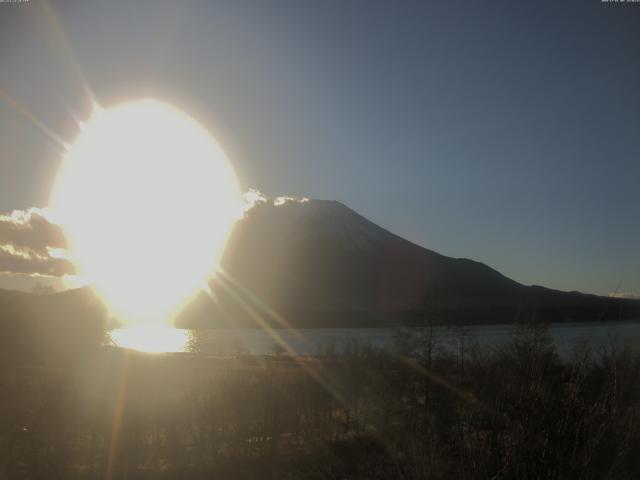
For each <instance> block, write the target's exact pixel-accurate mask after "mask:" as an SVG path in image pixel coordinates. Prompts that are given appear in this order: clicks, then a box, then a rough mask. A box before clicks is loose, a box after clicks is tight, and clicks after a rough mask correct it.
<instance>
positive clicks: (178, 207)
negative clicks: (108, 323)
mask: <svg viewBox="0 0 640 480" xmlns="http://www.w3.org/2000/svg"><path fill="white" fill-rule="evenodd" d="M50 209H51V211H52V213H53V214H54V215H55V218H56V220H57V221H58V222H59V223H60V224H61V225H62V227H63V229H64V231H65V233H66V236H67V238H68V241H69V244H70V255H71V257H72V260H73V261H74V263H75V264H76V267H77V269H78V273H79V274H80V275H81V276H83V277H84V278H86V279H87V281H88V282H89V283H90V284H91V285H92V286H93V287H94V288H95V290H96V292H97V293H98V294H99V295H100V296H101V297H102V298H103V299H104V301H105V303H106V304H107V305H108V306H109V307H110V309H111V311H112V313H113V314H114V315H116V316H117V318H118V319H119V320H120V321H121V322H122V323H124V324H125V325H130V326H133V325H135V326H140V325H141V324H142V325H148V324H152V325H155V326H158V325H159V324H167V323H170V321H171V319H172V317H173V316H174V315H175V313H176V312H177V311H178V310H179V309H180V308H181V306H182V305H183V304H184V302H185V301H187V300H188V299H189V298H190V297H191V296H192V295H193V294H194V292H196V291H197V289H198V288H199V287H200V286H201V285H203V282H205V281H206V280H207V278H208V277H210V276H211V275H212V274H214V273H215V271H216V268H217V267H218V263H219V261H220V257H221V255H222V253H223V250H224V246H225V243H226V241H227V238H228V235H229V233H230V230H231V228H232V226H233V223H234V222H235V220H236V219H237V218H239V216H240V213H241V211H242V197H241V194H240V189H239V186H238V181H237V178H236V176H235V174H234V172H233V169H232V168H231V165H230V163H229V161H228V160H227V158H226V155H225V154H224V152H223V150H222V148H221V147H220V145H219V144H218V143H217V141H216V140H215V139H214V138H213V136H212V135H211V134H209V133H208V132H207V130H206V129H205V128H204V127H202V126H201V125H200V124H198V123H197V122H196V121H194V120H193V119H192V118H191V117H189V116H188V115H187V114H185V113H184V112H182V111H180V110H178V109H176V108H174V107H172V106H170V105H168V104H165V103H162V102H159V101H155V100H149V99H145V100H140V101H134V102H128V103H124V104H121V105H118V106H115V107H113V108H109V109H102V108H96V109H95V111H94V112H93V114H92V116H91V118H90V120H89V121H88V122H87V123H86V124H85V125H82V128H81V130H80V133H79V135H78V137H77V139H76V140H75V141H74V142H73V144H72V145H71V146H70V147H69V148H68V151H67V153H66V155H65V158H64V161H63V165H62V167H61V168H60V171H59V173H58V176H57V178H56V181H55V184H54V188H53V193H52V196H51V201H50Z"/></svg>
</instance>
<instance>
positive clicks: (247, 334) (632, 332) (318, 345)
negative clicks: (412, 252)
mask: <svg viewBox="0 0 640 480" xmlns="http://www.w3.org/2000/svg"><path fill="white" fill-rule="evenodd" d="M514 328H515V327H514V326H513V325H482V326H473V327H468V335H467V337H466V340H465V342H466V344H467V345H478V346H481V347H495V346H500V345H504V344H505V343H507V342H508V341H509V340H510V339H511V336H512V334H513V331H514ZM125 331H126V330H125ZM125 331H120V332H119V331H114V332H113V338H114V342H115V343H116V344H118V345H121V346H129V345H127V341H126V335H122V334H120V333H121V332H122V333H124V332H125ZM173 332H175V339H174V340H173V343H171V342H168V343H167V348H164V349H163V350H165V351H167V350H168V351H171V350H173V351H185V350H188V346H189V341H190V339H191V341H193V338H194V336H193V334H192V333H190V332H189V331H185V330H173ZM549 333H550V335H551V338H552V339H553V341H554V343H555V345H556V347H557V349H558V351H559V352H560V354H561V355H563V356H566V355H569V354H570V353H571V352H572V351H573V348H574V346H575V345H577V344H579V343H583V342H590V343H591V344H592V345H593V346H595V347H602V346H606V345H608V344H611V343H614V344H616V345H618V346H625V345H629V346H631V347H637V346H640V322H606V323H595V322H583V323H562V324H551V325H550V326H549ZM119 334H120V335H119ZM396 334H397V330H396V329H394V328H312V329H300V330H293V329H276V330H273V331H272V332H267V331H265V330H261V329H238V330H200V331H198V332H197V333H196V338H197V348H198V351H199V352H201V353H208V354H215V355H234V354H252V355H273V354H277V353H285V352H287V351H288V352H289V353H292V354H298V355H327V354H340V353H344V352H345V350H347V349H349V348H352V347H354V346H372V347H379V348H393V346H394V340H395V337H396ZM436 335H437V337H438V339H439V342H438V343H439V345H440V348H445V349H446V348H453V347H452V345H453V342H454V341H455V335H454V334H453V333H452V332H451V330H449V329H447V328H444V327H440V328H437V329H436ZM119 338H120V339H121V340H120V341H119ZM147 338H149V337H147ZM169 345H170V346H169ZM283 345H286V346H287V347H283ZM143 349H144V348H143Z"/></svg>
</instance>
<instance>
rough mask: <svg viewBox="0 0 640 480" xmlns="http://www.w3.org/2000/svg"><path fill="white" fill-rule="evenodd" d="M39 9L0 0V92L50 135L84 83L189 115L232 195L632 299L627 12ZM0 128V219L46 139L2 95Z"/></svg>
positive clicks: (639, 95) (600, 8)
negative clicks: (314, 207) (224, 165)
mask: <svg viewBox="0 0 640 480" xmlns="http://www.w3.org/2000/svg"><path fill="white" fill-rule="evenodd" d="M50 5H51V10H52V12H53V17H51V16H49V15H47V14H46V9H43V8H41V6H40V5H39V2H35V1H32V2H28V3H20V4H0V90H1V91H2V92H4V94H5V96H6V95H8V96H10V97H11V98H12V99H13V100H14V101H16V102H18V103H19V104H20V105H22V106H23V107H25V108H26V109H28V110H29V112H31V114H33V116H34V117H37V118H38V119H39V120H40V121H42V122H43V123H44V124H46V125H47V126H48V127H49V128H51V129H52V130H54V131H55V132H56V133H57V134H58V135H59V136H60V137H62V138H64V139H65V140H66V141H72V140H73V138H74V136H75V135H76V134H77V120H76V119H75V118H74V116H73V115H72V114H71V113H70V112H74V113H75V114H76V115H78V116H80V117H86V115H87V114H88V112H89V106H88V104H87V102H86V97H85V96H84V94H83V91H82V88H81V85H82V82H81V80H80V75H79V72H81V74H82V76H83V77H84V79H85V81H86V82H87V84H89V85H90V86H91V88H92V90H93V91H94V93H95V95H96V97H97V98H98V99H99V101H100V103H101V104H102V105H104V106H109V105H112V104H114V103H118V102H121V101H126V100H128V99H134V98H139V97H144V96H154V97H156V98H159V99H161V100H165V101H169V102H172V103H174V104H176V105H177V106H178V107H180V108H182V109H183V110H185V111H187V112H189V113H190V114H192V115H193V116H194V117H195V118H197V119H198V120H199V121H201V122H202V123H203V124H204V125H206V126H207V128H208V129H209V130H210V131H211V132H212V133H213V134H214V135H215V136H216V138H217V139H218V140H219V141H220V143H221V144H222V145H223V147H224V148H225V150H226V151H227V154H228V156H229V157H230V159H231V161H232V163H233V165H234V167H235V169H236V172H237V174H238V177H239V179H240V182H241V184H242V186H243V187H244V188H249V187H254V188H258V189H260V190H261V191H263V192H265V193H266V194H268V195H278V194H292V195H304V196H309V197H312V198H323V199H336V200H340V201H342V202H344V203H345V204H347V205H349V206H350V207H352V208H353V209H355V210H357V211H358V212H360V213H361V214H363V215H365V216H366V217H368V218H370V219H371V220H373V221H375V222H376V223H378V224H380V225H381V226H383V227H385V228H387V229H389V230H391V231H393V232H395V233H397V234H399V235H401V236H404V237H406V238H408V239H409V240H412V241H414V242H416V243H418V244H421V245H423V246H425V247H427V248H430V249H433V250H436V251H438V252H440V253H443V254H446V255H451V256H455V257H468V258H473V259H475V260H479V261H482V262H484V263H487V264H489V265H491V266H493V267H494V268H496V269H498V270H499V271H501V272H502V273H504V274H506V275H507V276H510V277H512V278H514V279H515V280H518V281H520V282H523V283H526V284H542V285H545V286H549V287H553V288H560V289H565V290H573V289H576V290H582V291H587V292H594V293H601V294H607V293H609V292H611V291H612V290H614V289H615V287H616V285H617V284H618V282H621V286H620V290H621V291H623V292H628V293H636V294H639V293H640V251H639V245H640V221H639V219H638V209H639V206H640V187H639V184H640V56H639V54H638V52H639V50H638V47H639V45H640V4H638V3H636V4H633V3H628V4H604V3H600V1H598V0H593V1H580V2H572V1H562V2H560V1H551V2H534V1H531V2H526V3H525V2H517V3H516V2H506V1H505V2H502V1H491V2H489V1H486V2H485V1H468V2H464V1H458V2H426V1H420V2H411V1H402V2H391V1H389V2H375V1H345V0H343V1H328V0H323V1H316V2H311V1H299V0H298V1H276V0H273V1H258V0H256V1H242V0H236V1H219V2H215V1H211V2H204V1H202V2H195V1H194V2H190V1H184V2H183V1H181V2H176V1H172V2H165V1H157V2H150V1H136V2H131V1H127V2H120V1H114V2H101V3H98V2H84V1H83V2H80V1H65V2H55V1H54V2H51V3H50ZM56 25H57V26H58V27H56ZM74 65H75V66H74ZM0 138H2V142H0V212H7V211H10V210H12V209H25V208H29V207H33V206H44V205H46V203H47V199H48V197H49V193H50V188H51V184H52V181H53V178H54V176H55V173H56V171H57V169H58V167H59V166H60V163H61V158H62V152H61V151H60V149H59V148H58V147H56V146H55V144H54V143H53V142H51V141H50V140H49V139H48V138H47V137H46V136H45V135H43V134H42V132H41V131H40V130H39V129H37V128H35V127H34V126H33V124H32V122H30V121H28V120H26V119H25V118H24V116H21V115H20V114H19V113H17V112H16V110H15V108H13V107H12V106H10V105H9V104H7V103H6V102H2V101H0Z"/></svg>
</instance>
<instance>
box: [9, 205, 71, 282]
mask: <svg viewBox="0 0 640 480" xmlns="http://www.w3.org/2000/svg"><path fill="white" fill-rule="evenodd" d="M66 246H67V243H66V240H65V238H64V234H63V232H62V229H61V228H60V227H59V226H58V225H56V224H55V223H52V222H50V221H49V220H48V219H47V218H46V216H45V215H44V213H43V211H42V210H40V209H37V208H32V209H29V210H14V211H13V212H12V213H11V214H9V215H0V272H3V273H24V274H32V275H33V274H39V275H48V276H63V275H71V274H73V273H75V270H74V268H73V265H72V264H71V262H69V261H68V260H66V259H64V258H57V257H54V256H52V255H51V251H52V249H65V248H66Z"/></svg>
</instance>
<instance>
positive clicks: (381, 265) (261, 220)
mask: <svg viewBox="0 0 640 480" xmlns="http://www.w3.org/2000/svg"><path fill="white" fill-rule="evenodd" d="M221 266H222V270H221V273H220V274H218V275H217V276H216V277H215V278H214V279H213V280H212V281H211V282H210V289H211V291H210V292H208V293H200V294H198V295H196V297H195V298H194V299H193V301H192V302H190V303H189V304H188V305H187V306H186V307H185V308H184V309H183V310H182V311H181V312H180V313H179V315H178V316H177V318H176V324H177V325H178V326H181V327H218V328H228V327H234V326H236V327H256V326H260V322H261V321H266V322H267V323H269V324H270V325H271V326H274V327H279V326H295V327H301V328H302V327H321V326H331V327H340V326H345V327H359V326H397V325H399V324H414V323H419V322H420V321H422V320H423V319H424V311H425V310H426V308H427V307H428V306H429V305H428V304H430V303H431V304H437V305H438V308H439V310H440V312H441V313H440V317H441V318H440V319H439V321H441V322H442V323H512V322H516V321H522V320H527V319H538V320H544V321H571V320H602V319H609V320H611V319H627V318H635V319H639V318H640V301H635V300H631V299H618V298H611V297H601V296H597V295H592V294H585V293H579V292H563V291H559V290H553V289H549V288H546V287H543V286H537V285H531V286H527V285H523V284H521V283H519V282H517V281H515V280H512V279H510V278H508V277H506V276H505V275H503V274H502V273H501V272H499V271H498V270H496V269H494V268H492V267H490V266H489V265H486V264H484V263H482V262H478V261H476V260H472V259H469V258H453V257H448V256H445V255H442V254H440V253H438V252H435V251H433V250H430V249H427V248H425V247H422V246H420V245H418V244H416V243H414V242H411V241H409V240H406V239H404V238H402V237H400V236H398V235H396V234H394V233H393V232H391V231H389V230H387V229H385V228H383V227H380V226H378V225H377V224H375V223H374V222H372V221H371V220H369V219H367V218H366V217H364V216H363V215H361V214H359V213H358V212H356V211H354V210H353V209H351V208H349V207H348V206H346V205H345V204H343V203H341V202H338V201H335V200H305V201H296V200H288V201H284V202H282V203H280V204H277V205H276V204H274V203H273V202H259V203H257V204H256V205H255V206H253V207H252V208H251V209H249V210H248V211H247V212H246V214H245V217H244V218H243V219H242V220H240V221H238V222H237V224H236V226H235V228H234V230H233V232H232V234H231V236H230V238H229V241H228V244H227V249H226V250H225V253H224V256H223V259H222V263H221ZM74 292H75V293H74ZM34 296H36V297H38V298H34ZM8 297H13V298H14V300H13V303H12V304H11V305H12V306H11V308H13V309H14V310H15V308H14V307H15V305H19V304H25V306H24V307H23V308H22V311H23V312H24V313H23V315H27V316H28V315H32V316H33V315H35V316H46V315H53V316H56V317H59V316H61V315H73V316H83V315H98V314H99V313H98V312H102V313H100V315H102V316H103V317H105V318H102V321H103V322H104V321H106V313H105V312H106V311H105V310H104V309H102V310H100V309H99V308H97V307H96V301H97V300H96V299H95V298H93V300H92V295H91V292H90V291H89V290H88V289H80V290H72V291H66V292H61V293H57V294H51V295H35V294H27V293H22V294H19V295H12V294H8V293H7V292H6V291H4V292H0V305H3V307H2V309H3V311H6V310H7V308H5V307H7V301H6V298H8ZM16 298H19V299H18V300H16ZM212 298H215V299H216V300H215V301H212ZM60 312H63V313H60ZM275 312H278V313H275ZM283 319H286V321H284V323H283V321H282V320H283Z"/></svg>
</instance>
